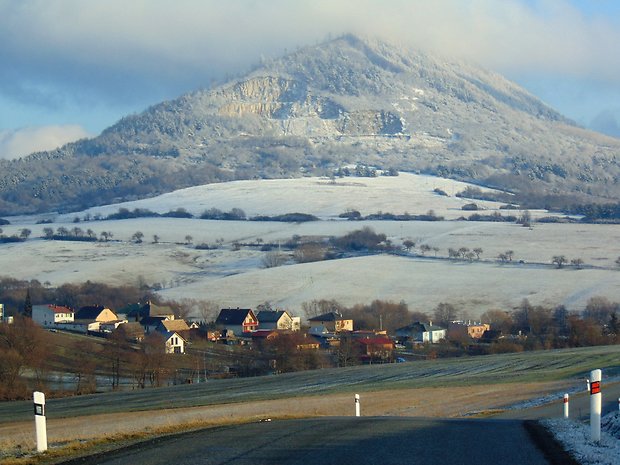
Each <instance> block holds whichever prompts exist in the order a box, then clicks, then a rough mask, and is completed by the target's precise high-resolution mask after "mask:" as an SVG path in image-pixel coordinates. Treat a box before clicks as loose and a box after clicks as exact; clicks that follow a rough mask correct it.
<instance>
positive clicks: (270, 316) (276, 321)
mask: <svg viewBox="0 0 620 465" xmlns="http://www.w3.org/2000/svg"><path fill="white" fill-rule="evenodd" d="M256 318H258V327H259V329H277V330H287V331H299V328H300V326H301V324H300V321H299V317H292V316H291V315H290V313H289V312H287V311H286V310H261V311H260V312H258V315H256Z"/></svg>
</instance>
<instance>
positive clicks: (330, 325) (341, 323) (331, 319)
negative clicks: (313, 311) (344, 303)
mask: <svg viewBox="0 0 620 465" xmlns="http://www.w3.org/2000/svg"><path fill="white" fill-rule="evenodd" d="M308 321H309V322H310V332H311V333H316V332H315V331H312V328H313V327H321V326H323V327H325V329H327V331H328V332H332V333H339V332H341V331H353V320H349V319H347V318H344V317H343V316H342V315H341V314H340V313H339V312H329V313H325V314H323V315H319V316H315V317H313V318H309V319H308Z"/></svg>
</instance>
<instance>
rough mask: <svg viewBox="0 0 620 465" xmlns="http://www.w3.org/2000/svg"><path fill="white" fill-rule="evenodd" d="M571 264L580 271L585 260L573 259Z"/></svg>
mask: <svg viewBox="0 0 620 465" xmlns="http://www.w3.org/2000/svg"><path fill="white" fill-rule="evenodd" d="M570 264H571V265H572V266H574V267H575V268H577V269H578V270H580V269H581V268H582V267H583V260H582V259H581V258H573V259H572V260H571V261H570Z"/></svg>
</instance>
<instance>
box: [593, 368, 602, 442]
mask: <svg viewBox="0 0 620 465" xmlns="http://www.w3.org/2000/svg"><path fill="white" fill-rule="evenodd" d="M601 377H602V372H601V370H592V371H591V372H590V431H591V434H592V441H594V442H600V440H601V412H602V407H603V400H602V397H603V394H602V393H601Z"/></svg>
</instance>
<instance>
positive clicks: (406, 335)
mask: <svg viewBox="0 0 620 465" xmlns="http://www.w3.org/2000/svg"><path fill="white" fill-rule="evenodd" d="M396 338H397V339H398V340H399V341H401V342H402V343H409V344H424V343H429V344H437V343H438V342H439V341H441V340H442V339H445V338H446V329H445V328H442V327H440V326H434V325H433V322H432V321H431V322H428V323H422V322H420V321H416V322H415V323H412V324H410V325H408V326H404V327H402V328H398V329H397V330H396Z"/></svg>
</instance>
